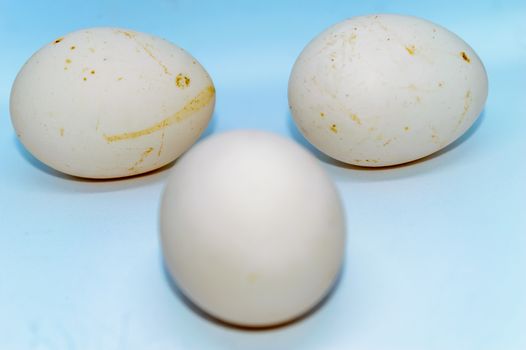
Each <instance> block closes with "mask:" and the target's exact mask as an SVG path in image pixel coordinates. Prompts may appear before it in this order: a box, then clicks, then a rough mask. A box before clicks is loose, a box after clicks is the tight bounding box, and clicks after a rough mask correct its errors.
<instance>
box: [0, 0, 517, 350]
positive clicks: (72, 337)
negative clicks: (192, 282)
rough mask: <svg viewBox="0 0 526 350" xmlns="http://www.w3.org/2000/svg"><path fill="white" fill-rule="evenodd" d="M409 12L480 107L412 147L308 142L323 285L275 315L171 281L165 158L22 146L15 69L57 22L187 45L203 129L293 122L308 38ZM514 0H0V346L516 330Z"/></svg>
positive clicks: (470, 349)
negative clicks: (101, 161)
mask: <svg viewBox="0 0 526 350" xmlns="http://www.w3.org/2000/svg"><path fill="white" fill-rule="evenodd" d="M375 12H395V13H405V14H412V15H417V16H422V17H424V18H427V19H429V20H432V21H435V22H437V23H440V24H442V25H444V26H445V27H447V28H449V29H450V30H452V31H454V32H456V33H457V34H459V35H460V36H461V37H463V38H464V39H465V40H466V41H467V42H468V43H470V44H471V46H472V47H473V48H474V49H475V50H476V51H477V52H478V54H479V55H480V57H481V58H482V60H483V61H484V63H485V64H486V68H487V70H488V74H489V79H490V95H489V99H488V102H487V106H486V109H485V112H484V114H483V118H481V120H480V121H479V122H478V123H477V124H476V125H475V127H474V128H472V129H471V130H470V132H469V133H468V134H467V135H466V137H464V138H463V139H462V140H461V142H458V143H456V144H455V145H454V146H453V147H449V148H448V149H447V150H446V151H445V152H441V153H440V154H439V155H437V156H434V157H431V158H429V159H427V160H425V161H421V162H418V163H415V164H411V165H407V166H403V167H398V168H391V169H383V170H376V171H371V170H362V169H358V168H346V167H342V166H340V165H338V164H334V163H333V162H331V161H330V160H328V159H327V158H324V157H323V156H321V155H319V154H317V156H318V157H319V158H320V160H321V162H322V164H323V166H324V167H325V168H326V169H327V171H328V172H329V173H330V175H331V176H332V177H333V179H334V180H335V181H336V183H337V185H338V187H339V189H340V191H341V193H342V196H343V198H344V202H345V207H346V211H347V218H348V233H349V236H348V237H349V239H348V247H347V259H346V262H345V268H344V270H343V273H342V276H341V281H340V283H339V285H338V286H337V288H336V289H335V291H334V293H333V294H332V295H331V297H330V298H329V299H328V301H327V302H326V303H325V304H324V305H323V307H321V308H320V309H318V310H317V311H316V312H315V313H313V314H311V315H310V316H309V317H307V318H305V319H302V320H300V321H299V322H296V323H294V324H291V325H289V326H287V327H282V328H278V329H273V330H266V331H258V332H253V331H246V330H240V329H235V328H229V327H226V326H224V325H221V324H217V323H214V322H211V321H210V320H208V319H206V318H204V317H202V316H201V315H199V314H198V313H196V312H195V311H193V310H192V309H191V308H189V307H188V306H187V305H186V304H185V303H184V302H183V301H182V300H181V298H180V297H179V296H177V295H176V294H175V293H174V291H173V290H172V288H171V286H170V284H169V282H168V281H167V279H166V276H165V274H164V272H163V269H162V264H161V257H160V250H159V242H158V239H157V238H158V228H157V227H158V226H157V212H158V203H159V197H160V194H161V191H162V188H163V184H164V181H165V179H166V176H167V173H168V170H167V169H164V170H163V171H159V172H156V173H153V174H149V175H146V176H141V177H136V178H131V179H125V180H120V181H107V182H91V181H82V180H78V179H73V178H69V177H65V176H62V175H60V174H57V173H56V172H54V171H52V170H50V169H49V168H46V167H45V166H43V165H42V164H40V163H39V162H38V161H36V160H34V159H33V158H31V156H29V155H28V154H27V153H26V152H25V151H24V150H23V148H22V147H21V146H20V145H19V144H18V143H17V141H16V138H15V134H14V132H13V130H12V127H11V123H10V120H9V111H8V101H9V92H10V87H11V84H12V82H13V79H14V78H15V75H16V73H17V72H18V70H19V69H20V67H21V66H22V64H23V63H24V62H25V61H26V59H27V58H28V57H29V56H30V55H31V54H32V53H33V52H34V51H36V50H37V49H38V48H39V47H41V46H42V45H44V44H46V43H47V42H49V41H50V40H52V39H54V38H56V37H58V36H60V35H63V34H65V33H68V32H70V31H73V30H76V29H79V28H84V27H91V26H121V27H128V28H132V29H136V30H139V31H145V32H149V33H152V34H156V35H159V36H161V37H164V38H167V39H168V40H170V41H172V42H174V43H177V44H178V45H180V46H182V47H184V48H185V49H187V50H188V51H190V52H191V53H192V54H193V55H194V56H195V57H196V58H197V59H198V60H199V61H200V62H201V63H202V64H203V65H204V66H205V67H206V68H207V69H208V71H209V72H210V74H211V76H212V77H213V79H214V82H215V84H216V87H217V108H216V112H215V114H214V122H213V123H212V124H211V126H210V128H209V129H208V131H207V133H208V134H210V133H211V132H214V133H216V132H221V131H225V130H229V129H238V128H258V129H264V130H270V131H274V132H277V133H279V134H282V135H285V136H287V137H293V138H295V139H297V140H298V141H299V142H303V141H302V139H301V137H299V136H298V134H297V132H296V131H295V129H294V127H293V124H292V123H291V122H290V115H289V112H288V106H287V97H286V96H287V94H286V89H287V80H288V76H289V73H290V69H291V67H292V65H293V63H294V60H295V58H296V57H297V55H298V54H299V53H300V51H301V49H302V48H303V47H304V46H305V45H306V44H307V42H308V41H309V40H310V39H311V38H312V37H314V36H315V35H316V34H317V33H319V32H320V31H322V30H323V29H325V28H326V27H328V26H330V25H331V24H333V23H335V22H338V21H340V20H343V19H344V18H347V17H351V16H354V15H360V14H367V13H375ZM525 110H526V2H524V1H522V0H521V1H496V0H495V1H488V0H487V1H471V2H461V3H460V2H459V1H443V0H442V1H421V2H418V3H417V2H410V1H399V2H394V1H380V0H375V1H362V2H353V1H332V2H323V1H317V2H316V1H288V2H285V1H283V2H282V1H261V2H248V1H245V2H243V1H216V2H211V1H209V2H206V1H193V2H192V1H175V0H155V1H83V2H80V1H78V2H77V1H71V0H69V1H39V2H37V1H33V2H29V1H28V2H24V3H22V2H19V1H6V0H2V1H0V349H2V350H19V349H23V350H25V349H38V350H43V349H53V350H62V349H64V350H87V349H89V350H91V349H93V350H106V349H108V350H145V349H147V350H150V349H153V350H168V349H234V350H236V349H250V350H251V349H260V350H279V349H284V350H285V349H287V350H295V349H301V350H310V349H359V350H395V349H399V350H413V349H415V350H435V349H436V350H444V349H447V350H456V349H459V350H460V349H461V350H486V349H487V350H524V349H526V215H525V207H526V206H525V198H526V184H525V181H524V180H525V179H526V162H525V157H526V115H525Z"/></svg>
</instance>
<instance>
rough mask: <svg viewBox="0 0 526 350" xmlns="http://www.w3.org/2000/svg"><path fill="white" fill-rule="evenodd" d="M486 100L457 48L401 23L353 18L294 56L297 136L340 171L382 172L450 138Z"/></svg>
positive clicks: (440, 32)
mask: <svg viewBox="0 0 526 350" xmlns="http://www.w3.org/2000/svg"><path fill="white" fill-rule="evenodd" d="M487 94H488V79H487V75H486V71H485V69H484V66H483V64H482V62H481V61H480V59H479V58H478V56H477V55H476V53H475V52H474V51H473V49H472V48H471V47H470V46H469V45H468V44H466V43H465V42H464V41H463V40H462V39H460V38H459V37H458V36H456V35H455V34H453V33H452V32H450V31H448V30H447V29H445V28H443V27H440V26H438V25H436V24H434V23H431V22H429V21H426V20H423V19H419V18H415V17H409V16H400V15H371V16H362V17H355V18H351V19H349V20H346V21H344V22H341V23H338V24H336V25H334V26H332V27H330V28H329V29H327V30H326V31H324V32H323V33H321V34H320V35H319V36H317V37H316V38H315V39H314V40H313V41H312V42H310V43H309V44H308V45H307V47H306V48H305V49H304V50H303V52H302V53H301V55H300V56H299V57H298V59H297V61H296V63H295V65H294V67H293V70H292V73H291V76H290V80H289V104H290V107H291V111H292V116H293V118H294V121H295V123H296V125H297V126H298V128H299V130H300V131H301V132H302V134H303V135H304V136H305V137H306V138H307V139H308V141H309V142H311V143H312V144H313V145H314V146H315V147H317V148H318V149H319V150H321V151H322V152H324V153H326V154H327V155H329V156H331V157H333V158H335V159H337V160H340V161H342V162H345V163H349V164H355V165H360V166H373V167H376V166H387V165H395V164H401V163H405V162H409V161H413V160H416V159H419V158H422V157H425V156H427V155H429V154H431V153H433V152H436V151H438V150H440V149H442V148H444V147H445V146H447V145H448V144H450V143H451V142H453V141H455V140H456V139H457V138H459V137H460V136H461V135H462V134H463V133H464V132H465V131H466V130H467V129H468V128H469V127H470V126H471V125H472V124H473V123H474V121H475V120H476V119H477V117H478V116H479V114H480V113H481V111H482V109H483V106H484V103H485V101H486V97H487Z"/></svg>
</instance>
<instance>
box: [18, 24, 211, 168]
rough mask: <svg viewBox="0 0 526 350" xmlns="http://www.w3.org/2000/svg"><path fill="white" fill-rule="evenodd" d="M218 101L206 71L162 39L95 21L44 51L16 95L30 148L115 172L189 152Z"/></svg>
mask: <svg viewBox="0 0 526 350" xmlns="http://www.w3.org/2000/svg"><path fill="white" fill-rule="evenodd" d="M214 103H215V90H214V85H213V83H212V81H211V79H210V77H209V75H208V74H207V72H206V71H205V70H204V68H203V67H202V66H201V65H200V64H199V63H198V62H197V61H196V60H195V59H194V58H193V57H192V56H190V55H189V54H188V53H187V52H185V51H184V50H183V49H181V48H179V47H177V46H175V45H173V44H171V43H169V42H167V41H165V40H163V39H160V38H157V37H155V36H151V35H148V34H144V33H139V32H135V31H131V30H125V29H116V28H93V29H87V30H81V31H77V32H74V33H71V34H68V35H66V36H64V37H60V38H57V39H56V40H54V41H52V42H51V43H49V44H48V45H46V46H45V47H43V48H42V49H40V50H39V51H38V52H36V53H35V54H34V55H33V56H32V57H31V58H30V59H29V60H28V61H27V63H26V64H25V65H24V66H23V68H22V69H21V71H20V72H19V74H18V76H17V78H16V80H15V82H14V85H13V88H12V92H11V103H10V108H11V119H12V122H13V125H14V127H15V130H16V132H17V135H18V137H19V138H20V140H21V142H22V143H23V144H24V146H25V147H26V148H27V149H28V150H29V151H30V152H31V153H32V154H33V155H34V156H35V157H36V158H38V159H39V160H41V161H42V162H43V163H45V164H47V165H48V166H50V167H52V168H55V169H56V170H59V171H61V172H64V173H67V174H71V175H75V176H81V177H88V178H113V177H122V176H129V175H135V174H140V173H144V172H147V171H150V170H153V169H156V168H159V167H161V166H163V165H165V164H167V163H169V162H171V161H173V160H174V159H176V158H177V157H178V156H179V155H180V154H182V153H183V152H184V151H185V150H186V149H188V148H189V147H190V146H191V145H192V144H193V143H194V142H195V141H196V140H197V139H198V137H199V135H200V134H201V133H202V131H203V130H204V129H205V128H206V126H207V124H208V122H209V120H210V118H211V115H212V112H213V108H214Z"/></svg>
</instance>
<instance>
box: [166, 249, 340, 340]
mask: <svg viewBox="0 0 526 350" xmlns="http://www.w3.org/2000/svg"><path fill="white" fill-rule="evenodd" d="M159 257H160V265H161V269H162V274H163V275H164V278H165V280H166V283H167V284H168V286H169V287H170V289H171V290H172V292H173V293H174V295H175V296H176V297H177V298H178V299H179V300H180V301H181V302H182V303H183V304H185V306H186V307H188V308H189V309H190V310H192V311H193V312H194V313H195V314H196V315H198V316H199V317H201V318H203V319H205V320H207V321H208V322H211V323H213V324H215V325H216V326H220V327H223V328H228V329H233V330H238V331H244V332H270V331H274V330H278V329H283V328H286V327H288V326H292V325H296V324H299V323H301V322H302V321H304V320H306V319H308V318H309V317H311V316H312V315H314V314H315V313H317V312H318V311H319V310H320V309H321V308H322V307H323V306H324V305H325V304H327V303H328V302H329V300H330V299H331V298H332V297H333V295H334V294H335V293H336V290H337V289H338V286H339V285H340V283H341V280H342V276H343V274H344V269H345V262H342V265H341V268H340V271H339V272H338V275H337V276H336V278H335V280H334V283H333V285H332V286H331V288H330V289H329V291H328V292H327V293H326V294H325V295H324V296H323V298H322V299H321V300H320V301H318V303H317V304H316V305H315V306H314V307H312V308H310V309H309V310H307V311H306V312H304V313H302V314H301V315H299V316H297V317H295V318H293V319H291V320H288V321H285V322H282V323H278V324H275V325H270V326H242V325H238V324H233V323H229V322H226V321H224V320H221V319H219V318H217V317H215V316H212V315H210V314H209V313H207V312H206V311H204V310H203V309H201V308H200V307H199V306H198V305H196V304H195V303H194V302H193V301H192V300H190V299H189V298H188V297H187V296H186V295H185V294H184V293H183V292H182V291H181V289H180V288H179V286H178V285H177V282H175V280H174V279H173V278H172V276H171V274H170V271H169V270H168V267H167V266H166V262H165V260H164V256H163V255H162V254H159ZM344 260H345V258H344Z"/></svg>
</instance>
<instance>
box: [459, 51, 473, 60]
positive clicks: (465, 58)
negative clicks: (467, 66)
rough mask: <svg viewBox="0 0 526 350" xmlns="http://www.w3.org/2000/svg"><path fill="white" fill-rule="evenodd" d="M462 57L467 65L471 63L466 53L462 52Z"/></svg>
mask: <svg viewBox="0 0 526 350" xmlns="http://www.w3.org/2000/svg"><path fill="white" fill-rule="evenodd" d="M460 57H462V59H463V60H464V61H466V62H467V63H471V59H470V58H469V56H468V55H467V54H466V53H465V52H464V51H462V52H460Z"/></svg>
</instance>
